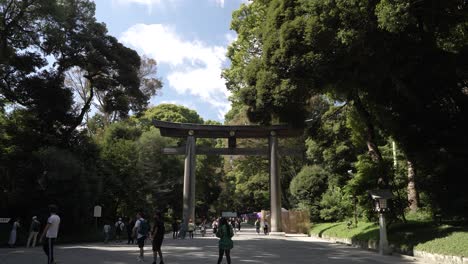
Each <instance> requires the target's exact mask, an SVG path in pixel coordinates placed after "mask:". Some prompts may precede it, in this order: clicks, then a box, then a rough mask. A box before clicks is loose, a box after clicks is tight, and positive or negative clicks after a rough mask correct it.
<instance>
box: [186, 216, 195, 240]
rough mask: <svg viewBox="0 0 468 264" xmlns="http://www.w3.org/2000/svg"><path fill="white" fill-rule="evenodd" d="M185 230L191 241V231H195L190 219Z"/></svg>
mask: <svg viewBox="0 0 468 264" xmlns="http://www.w3.org/2000/svg"><path fill="white" fill-rule="evenodd" d="M187 230H188V232H189V237H190V239H193V231H195V224H194V223H193V221H192V219H189V223H188V228H187Z"/></svg>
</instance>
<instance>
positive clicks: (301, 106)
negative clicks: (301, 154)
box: [223, 0, 468, 217]
mask: <svg viewBox="0 0 468 264" xmlns="http://www.w3.org/2000/svg"><path fill="white" fill-rule="evenodd" d="M466 9H467V3H466V1H459V0H449V1H441V0H440V1H406V0H401V1H364V0H363V1H360V0H358V1H345V0H343V1H328V0H319V1H303V0H272V1H263V0H258V1H254V2H253V3H251V4H248V5H243V6H241V8H240V9H239V10H238V11H236V12H234V13H233V22H232V24H231V27H232V29H233V30H235V31H236V32H237V33H238V35H239V36H238V38H237V40H236V41H235V42H234V43H233V44H232V45H231V46H230V47H229V51H228V57H229V58H230V59H231V62H232V64H231V65H230V67H229V68H227V69H226V70H225V71H224V73H223V76H224V77H225V78H226V79H227V82H226V84H227V86H228V88H229V89H230V90H231V91H232V92H233V98H232V101H233V105H245V107H244V109H246V110H245V113H246V114H247V116H248V117H249V119H250V121H251V122H254V123H263V124H267V123H276V122H287V123H290V124H293V125H296V126H304V125H307V126H308V127H309V129H308V131H307V134H306V135H307V136H308V137H309V139H307V141H306V147H307V154H308V158H309V160H308V161H307V163H309V164H315V165H318V166H321V167H323V168H324V169H325V170H326V171H327V172H328V173H329V174H330V175H332V174H336V176H335V177H328V179H330V180H329V181H328V182H327V184H328V185H330V186H329V188H328V189H331V190H333V188H334V187H335V186H336V187H340V188H342V190H343V192H344V193H345V194H348V195H353V196H357V199H358V203H359V205H360V207H361V210H360V211H361V212H362V211H365V212H367V213H366V215H368V216H370V214H369V209H370V205H371V204H370V203H369V202H368V198H367V197H366V194H365V192H366V191H367V190H370V189H374V188H391V189H392V190H393V192H394V193H395V194H396V195H397V199H395V203H394V206H395V207H396V208H395V210H394V211H393V212H394V213H396V214H398V215H400V217H403V214H402V212H403V209H404V208H406V207H407V205H408V204H407V203H408V202H409V201H410V202H411V203H412V204H413V203H414V206H413V207H412V208H417V202H418V201H419V197H418V196H420V198H421V201H420V202H421V203H422V204H421V205H422V206H427V207H429V208H431V209H432V210H433V212H440V213H442V214H443V215H444V216H445V217H460V216H462V217H466V216H467V215H466V212H468V210H467V207H466V206H467V205H468V196H467V194H466V192H465V191H464V190H463V188H464V187H462V186H464V184H463V183H464V182H465V180H464V176H463V175H466V173H467V170H466V166H465V165H464V164H466V162H467V161H468V153H467V149H468V141H467V138H466V136H465V135H466V134H468V130H467V126H466V125H465V124H466V123H467V119H466V118H467V116H468V88H467V83H468V81H467V80H468V79H467V75H466V72H468V65H467V63H466V62H467V61H468V39H467V37H466V36H467V35H468V22H467V17H466ZM317 97H319V98H320V97H325V98H327V99H326V100H329V101H330V103H329V104H331V105H333V107H331V108H337V109H335V110H333V109H330V112H328V113H324V112H323V110H322V109H323V106H322V105H321V104H320V103H317V100H316V98H317ZM327 108H328V107H327ZM335 114H336V115H338V117H336V116H335ZM327 116H330V117H327ZM328 118H331V119H332V120H333V119H335V120H341V121H340V122H338V123H336V122H333V121H332V122H329V123H328V124H327V121H326V120H327V119H328ZM304 120H308V121H307V122H305V123H304ZM321 131H324V132H326V133H323V134H322V133H321ZM337 132H338V133H337ZM391 141H396V144H397V148H398V151H397V152H398V153H399V154H398V155H397V160H400V161H401V160H404V161H405V162H403V163H404V164H405V165H404V166H396V167H395V166H393V165H392V164H393V162H392V150H391V143H390V142H391ZM406 161H407V163H406ZM406 164H411V167H408V170H410V169H411V173H410V172H404V171H403V169H404V168H406ZM397 165H400V162H398V161H397ZM330 168H333V170H335V171H330ZM348 170H351V171H353V172H354V173H353V177H352V178H351V177H348V178H347V177H346V175H347V173H346V172H347V171H348ZM404 173H408V175H407V177H405V176H404ZM333 178H334V179H333ZM331 179H333V180H331ZM415 186H417V187H415ZM343 187H345V188H343ZM407 188H409V189H408V197H406V191H407V190H406V189H407ZM415 188H417V189H415ZM326 189H327V188H325V190H326ZM325 190H323V191H322V193H323V192H324V191H325ZM410 196H411V197H410ZM454 197H456V198H454ZM313 200H316V201H317V200H318V201H320V199H319V198H318V197H314V198H313V199H311V200H310V202H312V201H313ZM325 204H326V203H325ZM325 204H323V205H325Z"/></svg>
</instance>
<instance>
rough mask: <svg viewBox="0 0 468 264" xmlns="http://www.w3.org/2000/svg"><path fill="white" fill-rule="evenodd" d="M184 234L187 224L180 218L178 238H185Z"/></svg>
mask: <svg viewBox="0 0 468 264" xmlns="http://www.w3.org/2000/svg"><path fill="white" fill-rule="evenodd" d="M186 234H187V226H186V225H185V223H184V220H183V219H182V222H181V223H180V226H179V238H180V239H185V235H186Z"/></svg>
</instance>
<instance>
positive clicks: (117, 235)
mask: <svg viewBox="0 0 468 264" xmlns="http://www.w3.org/2000/svg"><path fill="white" fill-rule="evenodd" d="M124 229H125V224H124V223H123V222H122V218H119V220H117V222H115V241H117V242H122V240H121V238H122V231H123V230H124Z"/></svg>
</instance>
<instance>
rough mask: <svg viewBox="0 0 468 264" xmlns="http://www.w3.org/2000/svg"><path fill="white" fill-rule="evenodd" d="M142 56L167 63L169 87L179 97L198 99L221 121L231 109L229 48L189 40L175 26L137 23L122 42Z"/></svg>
mask: <svg viewBox="0 0 468 264" xmlns="http://www.w3.org/2000/svg"><path fill="white" fill-rule="evenodd" d="M120 40H121V41H122V42H123V43H125V44H126V45H128V46H130V47H132V48H134V49H136V50H137V51H139V52H140V53H141V54H145V55H147V56H149V57H152V58H154V59H156V61H157V62H158V63H159V64H160V65H163V64H166V65H168V66H169V68H170V70H169V72H168V75H167V80H168V84H169V87H170V88H171V89H174V90H175V91H177V93H179V94H184V95H192V96H197V97H199V98H200V99H201V100H203V101H205V102H207V103H208V104H210V105H211V107H213V108H214V109H216V111H217V112H218V117H221V118H220V119H223V118H224V114H225V113H226V112H227V111H228V110H229V102H228V100H227V97H228V96H229V95H230V92H229V91H228V90H227V89H226V85H225V80H224V79H223V78H221V70H222V66H223V63H224V62H226V60H227V58H226V56H225V54H226V47H224V46H216V45H208V44H206V43H203V42H201V41H199V40H196V39H194V40H185V39H183V38H182V37H181V36H179V35H178V34H177V32H176V30H175V28H174V27H171V26H167V25H162V24H151V25H146V24H137V25H134V26H132V27H130V28H129V29H128V30H127V31H125V32H124V33H123V34H122V36H121V39H120Z"/></svg>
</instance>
